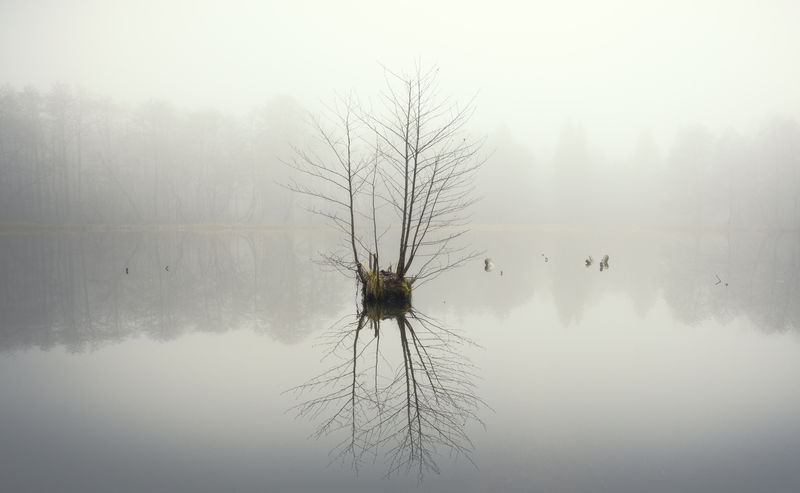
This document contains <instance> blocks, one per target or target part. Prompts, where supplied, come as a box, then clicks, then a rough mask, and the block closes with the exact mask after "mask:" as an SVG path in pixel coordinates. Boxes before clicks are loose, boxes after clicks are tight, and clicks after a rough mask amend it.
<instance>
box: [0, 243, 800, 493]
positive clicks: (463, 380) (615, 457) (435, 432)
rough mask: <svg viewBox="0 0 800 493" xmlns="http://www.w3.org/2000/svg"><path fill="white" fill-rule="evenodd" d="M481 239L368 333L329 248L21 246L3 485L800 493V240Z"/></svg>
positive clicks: (10, 336) (8, 274) (3, 310)
mask: <svg viewBox="0 0 800 493" xmlns="http://www.w3.org/2000/svg"><path fill="white" fill-rule="evenodd" d="M469 241H470V242H471V243H472V245H473V246H475V247H476V248H479V249H481V250H485V251H486V256H489V257H491V258H492V259H493V261H494V264H495V268H494V270H492V271H491V272H485V271H484V261H483V257H481V258H478V259H476V260H475V261H474V262H472V263H470V264H468V265H467V266H465V267H463V268H461V269H459V270H455V271H451V272H447V273H445V274H443V275H442V276H441V277H439V278H438V279H436V280H434V281H432V282H429V283H427V284H425V285H423V286H420V287H419V288H418V289H415V292H414V310H413V312H411V313H408V314H406V315H405V316H404V319H405V321H404V322H400V323H398V320H397V319H396V318H387V319H385V320H382V321H381V326H380V328H379V329H377V330H376V328H375V327H374V324H373V323H371V322H370V321H368V320H365V321H363V322H362V324H363V326H362V328H361V329H360V330H357V329H358V327H359V320H358V317H357V313H358V307H359V303H358V296H357V292H356V287H355V285H354V283H353V281H352V280H350V279H347V278H345V277H343V276H341V275H340V274H338V273H336V272H331V271H329V270H328V269H326V268H325V267H324V266H321V265H319V264H318V263H317V262H316V260H317V259H318V258H319V252H322V251H327V250H329V249H331V248H335V245H336V243H337V238H335V237H333V236H331V235H330V234H329V233H325V232H320V231H267V232H252V231H250V232H235V231H234V232H224V233H214V234H212V233H197V232H194V233H192V232H178V231H171V232H169V231H162V232H141V231H139V232H136V231H129V232H121V231H116V232H95V233H63V232H62V233H36V234H5V235H0V252H2V258H0V323H1V325H0V490H2V491H15V492H22V491H60V492H69V491H76V492H78V491H80V492H92V491H104V492H105V491H115V492H122V491H170V492H177V491H270V492H271V491H303V492H306V491H331V492H334V491H378V490H381V491H408V490H420V491H453V492H466V491H481V492H484V491H571V492H575V491H592V492H597V491H608V492H625V491H630V492H639V491H648V492H661V491H663V492H673V491H720V492H722V491H725V492H730V491H771V492H781V491H786V492H790V491H791V492H795V491H800V467H798V466H800V462H798V457H800V392H798V390H797V389H798V383H797V382H798V380H800V337H798V335H799V334H800V303H798V301H797V300H798V299H800V296H799V295H800V240H798V237H797V235H796V233H788V234H780V233H770V234H766V233H747V234H746V233H732V234H728V233H716V232H664V231H637V232H630V231H594V232H578V231H571V230H564V229H550V230H538V231H509V230H496V231H493V230H490V229H488V228H487V229H485V230H483V231H479V232H475V233H472V236H471V237H470V239H469ZM606 254H608V255H609V268H608V269H604V270H603V271H602V272H601V271H600V270H599V263H600V262H599V260H600V259H601V258H602V256H603V255H606ZM589 255H591V256H592V257H593V258H594V261H595V262H594V263H593V264H592V265H591V266H589V267H587V266H586V265H585V263H584V260H585V259H586V258H587V257H588V256H589ZM126 269H127V273H126ZM501 272H502V275H501ZM406 324H407V325H406ZM356 335H358V339H357V340H356ZM409 361H411V362H412V363H413V365H415V366H414V367H413V368H414V370H413V371H412V372H411V373H409V372H408V371H407V368H408V365H409ZM409 374H411V375H412V377H413V378H409ZM354 376H355V378H354Z"/></svg>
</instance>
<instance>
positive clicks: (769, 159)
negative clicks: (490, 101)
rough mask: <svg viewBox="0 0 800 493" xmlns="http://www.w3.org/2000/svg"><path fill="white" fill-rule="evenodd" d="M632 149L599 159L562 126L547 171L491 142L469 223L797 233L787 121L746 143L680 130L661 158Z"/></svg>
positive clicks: (576, 129)
mask: <svg viewBox="0 0 800 493" xmlns="http://www.w3.org/2000/svg"><path fill="white" fill-rule="evenodd" d="M634 144H635V145H634V146H633V148H634V150H633V152H632V153H631V155H629V156H627V157H624V158H620V159H610V158H607V157H602V156H599V155H598V153H596V152H593V151H592V149H591V144H590V141H589V139H588V137H587V136H586V135H585V134H584V132H583V131H582V129H581V128H580V126H578V125H567V126H566V127H565V128H564V129H563V131H562V134H561V138H560V139H559V142H558V143H557V146H556V151H555V155H554V157H553V163H552V166H549V165H543V163H542V162H541V160H539V159H537V157H536V156H533V155H531V154H530V153H529V152H528V151H527V150H526V149H525V146H524V144H520V143H517V142H514V140H513V139H511V138H510V137H509V136H508V135H507V134H506V135H503V134H502V133H501V134H499V135H498V136H496V137H495V139H494V142H493V146H494V148H495V149H496V152H495V154H494V155H493V157H492V160H491V161H490V163H489V164H488V165H487V169H485V170H482V171H481V172H482V173H483V175H484V176H483V177H482V178H481V180H480V183H479V190H480V192H481V194H482V195H483V196H484V197H485V199H484V206H485V208H484V209H482V210H480V211H478V213H477V216H476V217H477V219H478V220H479V221H481V222H484V221H487V222H490V221H493V220H495V218H497V217H505V218H506V219H507V220H505V221H502V222H511V223H519V222H523V223H525V222H545V223H568V224H591V225H593V226H604V225H609V224H614V223H627V224H640V225H647V226H670V227H673V226H678V227H689V228H692V227H716V228H734V229H736V228H742V229H756V230H786V229H797V228H798V226H800V125H798V123H797V122H796V121H794V120H790V119H778V118H776V119H773V120H772V121H770V122H768V123H766V124H765V125H763V126H762V127H761V128H760V129H759V130H758V131H757V132H755V133H754V135H742V134H738V133H735V132H732V131H728V132H724V133H720V134H715V133H712V132H711V131H708V130H706V129H703V128H699V127H695V128H689V129H686V130H684V131H682V132H681V133H679V134H678V135H677V136H676V137H675V139H674V141H673V142H672V145H671V146H670V148H668V149H658V148H657V146H656V145H655V143H654V141H653V139H651V138H648V137H646V136H644V137H642V138H641V139H640V140H639V142H637V143H634ZM544 164H549V163H544ZM497 211H502V213H501V214H497ZM487 212H488V213H489V214H488V215H487V214H485V213H487Z"/></svg>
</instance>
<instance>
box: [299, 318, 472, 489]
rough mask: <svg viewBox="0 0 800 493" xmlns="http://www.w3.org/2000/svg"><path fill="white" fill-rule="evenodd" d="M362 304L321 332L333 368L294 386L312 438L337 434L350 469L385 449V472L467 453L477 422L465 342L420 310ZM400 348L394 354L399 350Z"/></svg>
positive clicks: (420, 467) (339, 453) (430, 465)
mask: <svg viewBox="0 0 800 493" xmlns="http://www.w3.org/2000/svg"><path fill="white" fill-rule="evenodd" d="M379 311H380V310H379V309H375V310H370V308H369V307H368V308H367V309H366V310H365V311H363V312H362V313H359V314H357V315H356V316H355V317H354V319H353V320H350V321H348V320H347V319H343V320H341V321H340V323H339V324H337V325H336V326H334V328H333V329H331V330H330V331H328V332H327V333H325V334H324V335H323V340H324V341H325V343H324V344H325V346H326V347H327V351H328V354H327V356H328V358H329V359H334V360H335V361H334V364H333V366H332V367H331V368H330V369H328V370H326V371H325V372H323V373H322V374H321V375H319V376H317V377H315V378H313V379H311V380H310V381H308V382H306V383H305V384H303V385H300V386H299V387H296V388H295V389H293V390H295V391H296V392H298V394H299V395H300V396H301V398H305V399H306V400H304V401H303V402H302V403H300V404H299V405H298V406H297V407H296V410H297V411H298V413H299V415H300V416H304V417H308V418H309V419H312V420H315V421H318V422H319V424H318V428H317V432H316V434H315V435H316V437H317V438H320V437H325V436H328V435H334V436H337V437H339V440H340V441H339V442H338V444H337V445H336V446H335V449H334V451H333V455H334V456H335V458H336V459H339V460H342V461H344V462H349V463H350V464H351V465H352V466H353V468H354V469H356V471H358V468H359V466H360V465H361V464H362V463H363V462H364V461H366V460H374V459H375V457H377V456H379V455H382V453H385V454H386V461H387V468H388V471H387V475H391V474H393V473H397V472H413V473H415V474H417V475H418V477H419V479H422V476H423V474H424V473H425V472H428V471H433V472H437V473H438V472H439V466H438V464H437V461H438V460H439V459H440V458H441V457H443V456H464V457H466V458H467V459H468V460H471V459H470V453H471V451H472V443H471V441H470V439H469V437H468V436H467V431H466V427H467V425H468V424H469V423H471V422H480V419H479V417H478V415H477V412H478V410H479V409H480V408H481V407H483V406H484V404H483V402H482V401H481V400H480V398H478V397H477V396H476V395H475V391H474V387H475V386H474V384H473V382H472V380H473V378H474V375H473V367H472V366H471V364H470V363H469V362H468V360H467V359H466V357H465V356H464V355H463V354H462V353H461V351H463V349H464V348H463V346H464V345H467V344H471V343H470V342H469V341H468V340H467V339H465V338H464V337H463V336H460V335H459V334H458V333H456V332H454V331H452V330H449V329H447V328H445V327H443V326H441V325H440V324H438V323H437V322H436V321H435V320H432V319H430V318H428V317H426V316H424V315H422V314H420V313H415V312H414V311H408V312H405V313H393V314H390V315H389V314H386V313H382V312H380V313H379ZM398 353H399V354H398Z"/></svg>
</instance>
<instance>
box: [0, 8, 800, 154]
mask: <svg viewBox="0 0 800 493" xmlns="http://www.w3.org/2000/svg"><path fill="white" fill-rule="evenodd" d="M799 18H800V7H798V6H797V5H796V2H791V1H782V2H781V1H774V2H757V1H747V2H736V3H735V4H734V5H731V4H730V2H722V1H685V2H684V1H677V2H674V1H673V2H645V3H638V2H636V3H634V2H624V1H616V2H604V3H603V4H598V3H596V2H555V3H554V2H531V3H529V4H527V5H526V6H525V7H521V6H520V5H519V4H518V3H515V2H503V1H500V2H491V3H486V2H475V3H473V2H451V1H445V2H433V3H432V4H431V3H430V2H406V3H404V5H403V8H398V6H397V5H394V4H376V3H375V2H336V3H334V4H332V3H330V2H324V1H314V2H308V1H300V2H292V3H291V5H289V4H285V3H277V2H256V1H252V2H239V1H233V2H184V1H173V2H157V1H154V0H144V1H137V2H129V1H123V2H113V3H108V2H102V1H80V2H69V3H68V4H66V3H64V2H58V1H29V2H22V1H15V0H11V1H9V0H6V1H4V2H2V5H0V81H2V82H6V83H10V84H11V85H12V86H14V87H16V88H18V89H20V88H23V87H25V86H27V85H32V86H34V87H37V88H39V89H40V90H42V91H47V90H49V89H50V87H51V86H52V85H53V84H56V83H66V84H70V85H72V86H74V87H76V88H82V89H83V90H85V91H86V92H87V93H89V94H93V95H97V96H102V97H108V98H111V99H113V100H115V101H118V102H121V103H125V104H138V103H142V102H144V101H148V100H150V99H157V100H163V101H168V102H170V103H171V104H174V105H176V106H177V107H178V108H180V109H181V111H201V110H207V109H210V108H213V109H216V110H219V111H222V112H224V113H233V114H237V115H245V114H247V113H248V112H250V111H251V110H253V109H255V108H259V107H262V106H264V105H265V104H267V103H268V102H269V101H271V100H272V99H273V98H275V97H277V96H281V95H288V96H291V97H293V98H294V99H295V100H297V101H298V103H299V104H300V105H301V106H302V107H304V108H308V109H311V110H315V109H317V107H318V105H319V103H320V102H321V101H327V100H329V99H330V97H331V95H332V94H333V92H334V91H339V92H348V91H350V90H354V91H356V92H357V93H358V94H360V95H362V96H364V97H367V96H369V95H371V93H373V92H374V91H375V90H376V89H377V88H378V87H379V86H380V84H381V83H382V78H383V74H382V71H381V70H380V68H379V64H384V65H386V66H388V67H391V68H393V69H396V70H401V69H404V68H408V67H410V66H412V65H413V63H414V62H415V61H416V60H418V59H421V60H422V62H423V63H426V64H437V65H438V66H440V67H441V69H442V70H441V74H442V75H441V77H442V86H443V87H444V88H446V89H447V91H448V92H450V93H452V94H453V95H455V96H457V97H459V98H463V97H466V96H468V95H471V94H473V93H474V92H476V91H478V92H479V101H478V105H479V112H478V114H476V116H475V120H474V124H475V129H476V131H478V132H492V131H494V130H495V129H496V128H498V127H500V126H503V127H505V128H507V129H508V131H509V133H510V134H511V136H512V137H514V138H515V139H517V140H519V141H520V142H522V143H523V145H524V147H525V148H528V149H531V150H532V151H533V152H535V153H536V155H537V156H539V158H540V159H541V160H542V161H544V162H549V161H550V159H551V158H552V155H553V153H554V152H555V149H556V147H557V143H558V140H559V136H560V134H561V132H562V129H563V127H564V125H565V124H568V123H569V122H574V123H577V124H579V125H580V126H581V127H582V128H583V129H584V130H585V132H586V135H587V139H588V140H589V141H590V142H591V143H592V146H593V147H592V148H593V150H594V152H597V153H599V154H602V155H609V157H614V156H621V155H625V154H630V153H632V152H633V151H634V149H636V145H637V142H638V141H639V139H640V137H641V136H642V135H650V136H651V137H652V138H653V140H654V141H655V142H656V144H657V145H658V147H659V148H660V150H661V151H662V152H664V153H666V152H668V150H669V147H670V146H671V145H672V143H673V140H674V138H675V136H676V135H678V134H679V133H680V132H681V131H682V130H683V129H684V128H685V127H687V126H692V125H698V126H701V127H705V128H708V129H709V130H710V131H711V132H713V133H718V132H725V131H728V130H729V129H733V130H734V131H738V132H741V133H744V134H746V135H751V134H752V133H754V132H755V131H757V129H758V128H760V127H761V126H762V125H763V124H765V122H767V121H769V120H770V119H771V118H773V117H774V116H776V115H777V116H788V117H793V118H796V117H797V115H798V113H800V94H798V91H797V90H796V88H797V87H798V86H800V67H798V65H797V63H795V59H796V58H797V46H800V34H798V33H797V30H796V29H795V26H796V24H797V21H798V19H799Z"/></svg>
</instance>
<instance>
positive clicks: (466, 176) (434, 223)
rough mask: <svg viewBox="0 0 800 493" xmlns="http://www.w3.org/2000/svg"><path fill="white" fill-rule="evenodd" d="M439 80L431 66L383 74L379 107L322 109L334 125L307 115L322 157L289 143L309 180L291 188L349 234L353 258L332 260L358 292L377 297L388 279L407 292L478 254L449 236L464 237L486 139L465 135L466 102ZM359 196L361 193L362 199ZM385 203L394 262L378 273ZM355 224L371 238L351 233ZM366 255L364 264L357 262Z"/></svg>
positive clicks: (469, 110) (347, 104) (470, 108)
mask: <svg viewBox="0 0 800 493" xmlns="http://www.w3.org/2000/svg"><path fill="white" fill-rule="evenodd" d="M437 76H438V69H435V68H434V69H431V70H423V69H422V68H420V67H417V69H416V70H415V71H414V72H413V73H411V74H409V75H404V74H398V73H395V72H392V71H389V70H385V81H386V87H385V89H384V90H383V92H382V93H381V95H380V99H379V101H378V102H377V103H376V108H369V109H367V108H365V107H364V106H361V105H356V104H355V103H354V102H353V101H352V99H345V100H342V101H340V104H338V105H337V106H336V107H333V108H329V109H330V110H331V111H330V112H329V115H328V121H330V122H331V124H332V126H331V127H325V126H324V125H323V119H322V118H320V117H317V118H314V119H313V127H314V131H315V134H316V135H317V137H318V140H319V142H321V143H322V146H321V148H322V149H323V150H324V151H325V154H322V153H320V152H316V151H314V150H313V149H311V148H300V147H296V148H295V156H294V159H293V160H292V161H291V163H290V164H291V165H292V166H293V167H294V168H295V169H297V170H298V171H300V172H301V173H302V174H304V175H307V177H311V178H312V179H313V180H312V183H311V184H305V183H303V184H301V183H298V182H296V181H295V182H292V183H291V184H290V185H289V188H291V189H292V190H294V191H296V192H299V193H302V194H306V195H309V196H312V197H314V198H316V199H318V200H319V201H320V202H321V203H323V204H324V205H325V208H313V209H312V211H313V212H315V213H317V214H320V215H322V216H325V217H326V218H327V219H328V220H330V221H331V222H332V223H333V224H334V225H335V226H336V227H337V228H338V229H339V230H341V231H342V232H343V233H344V234H345V235H346V237H347V238H348V243H349V246H350V249H351V251H352V252H351V253H352V258H349V254H348V255H346V256H342V255H339V256H335V255H333V256H330V257H329V260H331V261H333V262H334V263H335V264H336V265H338V266H340V267H344V268H346V269H348V270H351V271H355V272H356V273H357V274H358V277H359V279H360V280H361V281H362V282H363V283H364V286H365V292H366V293H373V294H374V295H375V296H376V297H377V298H380V297H381V292H382V291H383V290H384V289H385V288H386V289H388V286H389V283H392V282H393V283H394V284H395V285H396V286H398V288H397V289H400V290H403V289H404V290H405V291H406V292H408V291H409V289H410V288H409V287H410V285H411V284H412V283H413V282H414V281H417V280H421V279H431V278H433V277H435V276H436V275H437V274H439V273H441V272H442V271H444V270H446V269H448V268H451V267H454V266H457V265H459V264H461V263H463V262H464V261H466V260H468V259H470V258H473V257H474V256H475V255H476V253H477V252H469V251H466V250H465V249H463V248H458V247H454V246H453V245H454V244H453V240H455V239H456V238H458V237H460V236H461V235H463V234H464V233H465V232H466V222H467V219H468V217H467V215H466V212H467V210H468V208H469V206H470V205H471V204H472V203H473V202H474V200H475V199H474V198H472V192H473V186H472V182H473V178H474V175H475V172H476V171H477V169H478V168H479V167H480V166H481V164H483V162H484V160H483V158H482V157H481V155H480V151H481V148H482V145H483V142H484V140H483V139H480V140H473V139H471V138H469V137H468V135H466V132H465V130H466V129H465V127H466V125H467V123H468V122H469V120H470V117H471V116H472V114H473V113H474V105H473V101H470V102H469V103H468V104H467V105H465V106H460V105H458V104H457V103H455V102H452V101H451V100H450V99H449V98H441V97H440V95H439V90H438V81H437ZM362 194H366V195H367V197H366V198H365V199H363V200H360V198H359V196H360V195H362ZM382 204H383V205H386V204H388V205H389V206H390V208H391V210H392V211H393V212H394V214H396V218H397V219H399V221H400V225H399V237H398V243H397V250H396V254H397V257H396V261H395V262H394V263H393V264H390V265H389V268H387V269H385V270H381V269H380V268H379V261H380V260H379V256H378V252H379V250H380V245H379V241H380V240H381V238H382V237H383V236H384V235H383V233H385V231H386V230H385V229H384V230H383V231H382V232H381V233H379V231H378V230H379V221H378V220H377V219H376V217H377V215H378V214H377V209H379V208H380V207H381V205H382ZM362 220H363V222H366V223H367V227H366V228H365V229H367V230H370V229H371V234H367V233H365V232H364V231H363V230H362V229H361V228H359V227H358V226H359V225H358V224H357V221H358V222H359V224H360V221H362ZM382 227H385V225H383V226H382ZM365 238H368V239H365ZM383 250H384V251H385V250H386V249H385V248H384V249H383ZM364 258H367V259H368V260H369V261H368V263H366V264H364V263H362V262H361V260H360V259H364ZM391 265H394V266H396V269H394V270H393V269H391ZM412 265H413V266H414V268H415V269H414V270H413V271H412ZM388 290H389V291H392V289H388Z"/></svg>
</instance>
